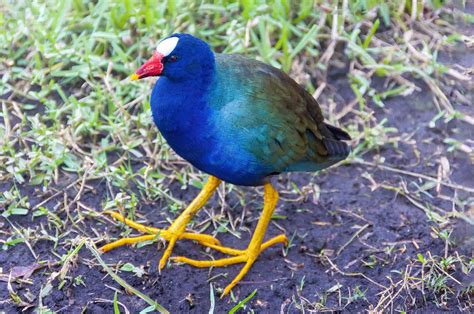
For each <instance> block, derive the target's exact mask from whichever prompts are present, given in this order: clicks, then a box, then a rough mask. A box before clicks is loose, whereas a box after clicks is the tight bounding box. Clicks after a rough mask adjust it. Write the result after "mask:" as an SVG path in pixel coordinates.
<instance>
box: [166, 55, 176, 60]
mask: <svg viewBox="0 0 474 314" xmlns="http://www.w3.org/2000/svg"><path fill="white" fill-rule="evenodd" d="M168 60H169V61H171V62H176V61H177V60H178V57H177V56H175V55H172V56H170V57H169V58H168Z"/></svg>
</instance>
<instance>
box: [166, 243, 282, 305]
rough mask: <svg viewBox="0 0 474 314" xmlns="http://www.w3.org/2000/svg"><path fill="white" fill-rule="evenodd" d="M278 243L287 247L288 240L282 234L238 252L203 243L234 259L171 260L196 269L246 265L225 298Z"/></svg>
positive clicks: (177, 257) (226, 291)
mask: <svg viewBox="0 0 474 314" xmlns="http://www.w3.org/2000/svg"><path fill="white" fill-rule="evenodd" d="M278 243H283V244H284V245H285V246H286V245H288V238H287V237H286V235H284V234H281V235H279V236H276V237H274V238H272V239H270V240H268V241H267V242H264V243H262V244H261V245H257V246H256V245H252V242H250V244H249V246H248V248H247V249H246V250H236V249H232V248H228V247H225V246H221V245H219V244H217V245H216V244H209V243H203V245H204V246H207V247H210V248H212V249H214V250H216V251H219V252H222V253H224V254H228V255H233V257H228V258H222V259H217V260H210V261H200V260H194V259H190V258H187V257H184V256H176V257H172V258H171V260H173V261H175V262H181V263H186V264H189V265H191V266H194V267H222V266H227V265H233V264H238V263H245V265H244V267H243V268H242V270H241V271H240V273H239V274H238V275H237V276H236V277H235V278H234V280H232V282H231V283H230V284H229V285H228V286H227V287H225V289H224V292H223V293H222V296H221V297H223V296H225V295H227V294H228V293H229V292H230V290H231V289H232V288H233V287H234V286H235V285H236V284H237V283H238V282H239V281H240V280H241V279H242V278H243V277H244V276H245V274H246V273H247V272H248V271H249V269H250V267H251V266H252V264H253V263H254V262H255V260H256V259H257V257H258V255H259V254H260V253H261V252H262V251H263V250H265V249H267V248H269V247H270V246H272V245H274V244H278Z"/></svg>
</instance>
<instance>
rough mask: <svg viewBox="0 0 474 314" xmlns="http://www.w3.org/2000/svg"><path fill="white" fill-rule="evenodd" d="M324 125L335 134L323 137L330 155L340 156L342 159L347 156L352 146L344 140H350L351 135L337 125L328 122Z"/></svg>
mask: <svg viewBox="0 0 474 314" xmlns="http://www.w3.org/2000/svg"><path fill="white" fill-rule="evenodd" d="M324 125H325V126H326V127H327V129H328V130H329V131H330V132H331V134H332V135H333V138H327V137H326V138H324V139H323V143H324V146H326V149H327V151H328V154H329V156H331V157H336V158H338V159H339V158H340V160H342V159H344V158H346V157H347V156H348V155H349V154H350V152H351V147H350V146H349V145H347V143H345V142H342V141H350V140H351V137H350V136H349V134H347V132H346V131H343V130H341V129H339V128H337V127H335V126H332V125H330V124H326V123H325V124H324Z"/></svg>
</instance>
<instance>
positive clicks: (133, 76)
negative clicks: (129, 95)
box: [130, 73, 140, 81]
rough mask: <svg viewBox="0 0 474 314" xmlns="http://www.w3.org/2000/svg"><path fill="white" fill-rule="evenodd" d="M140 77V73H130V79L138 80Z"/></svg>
mask: <svg viewBox="0 0 474 314" xmlns="http://www.w3.org/2000/svg"><path fill="white" fill-rule="evenodd" d="M139 78H140V76H138V74H136V73H133V74H132V75H130V81H136V80H138V79H139Z"/></svg>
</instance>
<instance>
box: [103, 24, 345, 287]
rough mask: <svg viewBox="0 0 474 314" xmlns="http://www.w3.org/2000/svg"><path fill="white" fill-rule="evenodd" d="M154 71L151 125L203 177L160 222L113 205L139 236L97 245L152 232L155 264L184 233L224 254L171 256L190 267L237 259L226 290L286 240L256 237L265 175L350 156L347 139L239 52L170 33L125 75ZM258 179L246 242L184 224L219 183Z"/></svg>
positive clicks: (272, 201) (292, 87)
mask: <svg viewBox="0 0 474 314" xmlns="http://www.w3.org/2000/svg"><path fill="white" fill-rule="evenodd" d="M146 77H159V78H158V79H157V81H156V83H155V85H154V88H153V91H152V93H151V98H150V107H151V113H152V117H153V120H154V123H155V124H156V126H157V127H158V130H159V131H160V133H161V135H162V136H163V137H164V138H165V139H166V141H167V142H168V144H169V146H170V147H171V148H172V149H173V150H174V151H175V152H176V153H177V154H178V155H179V156H181V157H182V158H183V159H185V160H187V161H188V162H189V163H191V164H192V165H193V166H194V167H196V168H197V169H199V170H200V171H202V172H204V173H206V174H207V175H208V179H207V182H206V183H205V184H204V186H203V188H202V190H201V191H200V192H199V193H198V195H197V196H196V198H195V199H194V200H193V201H192V202H191V203H190V204H189V205H188V207H187V208H186V209H185V210H184V211H183V212H182V213H181V214H180V215H179V216H178V217H177V218H176V220H174V221H173V222H172V224H171V225H170V226H169V227H168V228H166V229H158V228H154V227H149V226H145V225H142V224H139V223H136V222H134V221H133V220H130V219H128V218H126V217H124V216H123V215H121V214H120V213H118V212H115V211H108V212H107V213H108V214H110V215H111V216H112V217H113V218H115V219H116V220H119V221H121V222H123V223H124V224H126V225H128V226H130V227H132V228H134V229H136V230H138V231H141V232H143V233H144V234H145V235H142V236H137V237H127V238H121V239H118V240H116V241H114V242H111V243H109V244H105V245H104V246H102V247H101V248H100V250H101V251H102V252H107V251H109V250H111V249H114V248H116V247H119V246H122V245H125V244H134V243H138V242H142V241H149V240H153V239H156V237H157V235H159V237H161V238H162V239H164V240H165V241H166V242H167V243H168V245H167V248H166V250H165V251H164V253H163V256H162V258H161V260H160V262H159V265H158V267H159V270H160V271H161V270H162V269H163V268H164V267H165V266H166V264H167V262H168V260H169V259H170V257H171V254H172V250H173V248H174V246H175V244H176V243H177V241H178V240H182V239H188V240H193V241H196V242H198V243H199V244H201V245H203V246H205V247H209V248H211V249H214V250H216V251H219V252H221V253H224V254H226V255H228V256H229V257H226V258H221V259H216V260H195V259H190V258H187V257H184V256H175V257H171V260H173V261H175V262H181V263H185V264H189V265H191V266H195V267H222V266H228V265H232V264H240V263H242V264H243V267H242V268H241V270H240V272H239V273H238V275H237V276H236V277H235V278H234V279H233V280H232V281H231V283H230V284H228V285H227V286H226V287H225V289H224V290H223V293H222V296H225V295H227V294H228V293H229V292H230V291H231V290H232V289H233V288H234V287H235V286H236V285H237V284H238V283H239V281H240V280H241V279H242V278H243V277H244V276H245V275H246V274H247V273H248V271H249V270H250V268H251V266H252V264H253V263H254V262H255V260H256V259H257V257H258V256H259V255H260V254H261V252H262V251H264V250H265V249H267V248H269V247H271V246H273V245H276V244H283V245H285V246H286V245H288V238H287V237H286V235H285V234H280V235H278V236H275V237H273V238H271V239H269V240H266V241H264V235H265V232H266V229H267V227H268V225H269V222H270V220H271V217H272V214H273V212H274V210H275V208H276V205H277V202H278V192H277V191H276V189H275V188H274V187H273V185H272V183H271V180H270V179H271V178H272V177H273V176H277V175H278V174H282V173H288V172H316V171H319V170H322V169H324V168H327V167H329V166H332V165H334V164H336V163H338V162H340V161H342V160H344V159H346V157H347V156H348V155H349V154H350V152H351V148H350V145H349V144H348V143H347V141H350V139H351V138H350V136H349V134H348V133H347V132H345V131H343V130H342V129H340V128H337V127H335V126H332V125H330V124H328V123H326V122H325V121H324V117H323V114H322V111H321V108H320V106H319V104H318V102H317V101H316V100H315V99H314V98H313V97H312V95H311V94H310V93H309V92H307V91H306V90H305V89H304V88H303V87H302V86H300V85H299V84H298V83H297V82H295V81H294V80H293V79H292V78H291V77H290V76H288V75H287V74H286V73H285V72H283V71H281V70H279V69H277V68H275V67H272V66H270V65H267V64H265V63H263V62H260V61H257V60H253V59H250V58H247V57H245V56H242V55H238V54H219V53H214V52H213V51H212V49H211V48H210V46H209V45H208V44H207V43H206V42H205V41H203V40H201V39H199V38H197V37H195V36H193V35H191V34H185V33H175V34H172V35H170V36H168V37H166V38H164V39H163V40H161V41H160V42H159V43H158V44H157V47H156V49H155V50H154V52H153V54H152V56H151V58H150V59H149V60H148V61H146V62H145V63H144V64H143V65H142V66H141V67H139V68H138V70H136V72H135V73H134V74H132V75H131V77H130V79H131V80H132V81H135V80H139V79H143V78H146ZM222 181H224V182H227V183H230V184H234V185H240V186H254V187H259V186H263V191H264V195H263V210H262V213H261V216H260V218H259V220H258V223H257V225H256V227H255V230H254V232H253V235H252V237H251V240H250V242H249V243H248V246H247V248H246V249H235V248H230V247H226V246H223V245H222V244H221V242H220V241H219V240H218V239H216V238H215V237H213V236H211V235H207V234H199V233H193V232H187V231H186V225H187V224H188V222H189V221H190V220H191V219H192V217H193V216H194V215H195V214H196V213H197V212H198V210H199V209H200V208H202V207H203V206H204V205H205V204H206V202H207V201H208V199H209V198H210V197H211V196H212V195H213V193H214V192H215V191H216V189H217V187H218V186H219V185H220V184H221V182H222Z"/></svg>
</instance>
